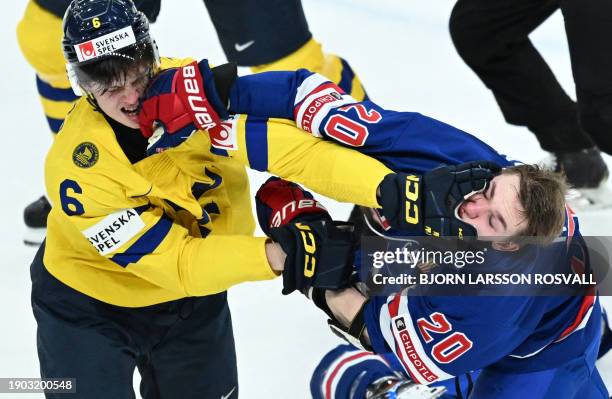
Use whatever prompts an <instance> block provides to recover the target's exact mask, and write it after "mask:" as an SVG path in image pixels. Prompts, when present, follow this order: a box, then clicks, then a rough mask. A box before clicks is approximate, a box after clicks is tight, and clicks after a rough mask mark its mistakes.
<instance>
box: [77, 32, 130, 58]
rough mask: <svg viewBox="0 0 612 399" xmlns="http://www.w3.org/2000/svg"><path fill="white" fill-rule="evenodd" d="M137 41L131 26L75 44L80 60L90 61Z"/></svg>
mask: <svg viewBox="0 0 612 399" xmlns="http://www.w3.org/2000/svg"><path fill="white" fill-rule="evenodd" d="M134 43H136V37H135V36H134V31H133V30H132V27H131V26H126V27H125V28H122V29H119V30H116V31H114V32H111V33H108V34H106V35H104V36H100V37H98V38H95V39H93V40H89V41H87V42H83V43H79V44H77V45H75V46H74V50H75V51H76V54H77V58H78V59H79V62H83V61H88V60H91V59H94V58H97V57H101V56H103V55H106V54H109V53H113V52H116V51H119V50H121V49H122V48H124V47H127V46H130V45H132V44H134Z"/></svg>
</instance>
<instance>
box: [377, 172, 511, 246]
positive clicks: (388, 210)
mask: <svg viewBox="0 0 612 399" xmlns="http://www.w3.org/2000/svg"><path fill="white" fill-rule="evenodd" d="M500 171H501V168H500V167H499V166H498V165H496V164H494V163H492V162H489V161H475V162H468V163H464V164H461V165H457V166H441V167H439V168H436V169H434V170H432V171H430V172H427V173H425V174H424V175H422V176H418V175H410V174H405V173H397V174H395V173H392V174H389V175H387V176H385V178H384V179H383V182H382V183H381V184H380V186H379V188H380V204H381V206H382V214H383V215H384V217H385V218H386V219H387V221H388V222H389V224H390V225H391V227H393V228H395V229H398V230H400V231H402V232H406V234H410V235H423V234H426V235H431V236H452V237H459V238H463V237H466V236H473V237H476V236H477V233H476V229H475V228H474V227H472V226H470V225H469V224H467V223H464V222H462V221H461V220H459V219H458V218H457V217H456V215H455V210H456V208H457V206H459V204H460V203H461V201H463V200H464V199H465V198H467V197H468V196H470V195H471V194H473V193H475V192H480V191H482V190H484V189H485V188H486V186H487V184H488V183H489V181H491V179H493V177H495V176H496V174H498V173H499V172H500Z"/></svg>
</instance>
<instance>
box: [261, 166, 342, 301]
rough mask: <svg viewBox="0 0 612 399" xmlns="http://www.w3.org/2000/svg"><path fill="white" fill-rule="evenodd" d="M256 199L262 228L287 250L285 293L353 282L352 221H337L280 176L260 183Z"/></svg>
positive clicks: (309, 195)
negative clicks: (351, 277) (350, 222)
mask: <svg viewBox="0 0 612 399" xmlns="http://www.w3.org/2000/svg"><path fill="white" fill-rule="evenodd" d="M255 202H256V207H257V218H258V220H259V225H260V226H261V229H262V230H263V231H264V232H265V233H266V234H267V235H268V236H269V237H270V238H272V239H273V240H274V241H276V242H277V243H278V244H280V246H281V247H282V249H283V251H284V252H285V253H286V254H287V258H286V260H285V267H284V270H283V294H285V295H287V294H290V293H291V292H293V291H294V290H300V291H302V292H303V291H304V290H305V289H307V288H309V287H319V288H327V289H338V288H344V287H347V286H348V285H349V280H350V276H351V273H352V270H353V256H354V244H353V229H352V225H350V224H348V223H343V222H334V221H332V219H331V217H330V216H329V214H328V213H327V211H326V210H325V208H323V206H322V205H320V204H319V202H318V201H317V200H315V199H314V198H313V196H312V194H310V193H309V192H308V191H306V190H303V189H302V188H301V187H300V186H298V185H297V184H295V183H291V182H288V181H285V180H281V179H279V178H277V177H272V178H270V179H269V180H268V181H267V182H266V183H264V184H263V185H262V186H261V187H260V189H259V190H258V191H257V195H256V196H255Z"/></svg>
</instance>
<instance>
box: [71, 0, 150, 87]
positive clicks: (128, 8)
mask: <svg viewBox="0 0 612 399" xmlns="http://www.w3.org/2000/svg"><path fill="white" fill-rule="evenodd" d="M63 31H64V38H63V40H62V48H63V51H64V58H65V59H66V62H67V67H68V76H69V78H70V81H71V83H72V86H73V89H75V91H77V90H78V89H79V86H80V87H88V86H89V85H90V84H91V83H92V82H93V83H96V84H98V85H99V86H105V85H108V84H110V83H112V82H113V81H115V80H117V79H122V78H125V75H126V74H127V73H128V72H129V70H130V69H131V68H133V67H135V66H139V65H146V64H150V66H151V69H155V68H156V67H157V66H158V64H159V56H158V55H157V45H156V44H155V41H154V40H153V38H152V37H151V35H150V33H149V21H148V20H147V17H146V16H145V14H143V13H142V12H140V11H138V10H137V9H136V6H135V5H134V3H133V2H132V0H73V1H72V2H71V3H70V5H69V6H68V9H67V10H66V14H64V21H63Z"/></svg>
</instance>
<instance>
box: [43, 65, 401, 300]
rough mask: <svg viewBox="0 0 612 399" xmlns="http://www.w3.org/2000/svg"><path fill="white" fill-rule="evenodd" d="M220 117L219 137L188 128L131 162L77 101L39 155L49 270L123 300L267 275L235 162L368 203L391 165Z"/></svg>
mask: <svg viewBox="0 0 612 399" xmlns="http://www.w3.org/2000/svg"><path fill="white" fill-rule="evenodd" d="M176 62H177V61H175V63H174V65H176ZM166 64H167V61H166ZM162 65H163V64H162ZM224 126H225V133H226V135H225V136H223V137H222V138H221V139H219V138H216V139H215V138H213V139H212V140H211V138H210V136H209V134H208V133H207V132H205V131H197V132H195V133H194V134H193V135H192V136H191V137H190V138H189V139H188V140H186V141H185V142H184V143H183V144H181V145H180V146H178V147H176V148H173V149H169V150H167V151H164V152H162V153H159V154H156V155H153V156H150V157H147V158H144V159H142V160H141V161H138V162H136V163H134V164H132V163H131V162H130V160H129V159H128V158H127V156H126V155H125V153H124V152H123V150H122V148H121V146H120V145H119V143H118V142H117V139H116V136H115V133H114V131H113V129H112V128H111V126H110V125H109V123H108V122H107V120H106V119H105V117H104V115H103V114H102V113H100V112H99V111H97V110H96V109H95V107H94V106H93V105H92V104H90V103H89V102H88V101H87V99H86V98H82V99H80V100H79V101H77V103H76V105H75V107H74V109H73V110H72V111H71V112H70V114H69V115H68V117H67V118H66V121H65V123H64V126H63V127H62V129H61V130H60V133H59V134H58V136H57V138H56V140H55V142H54V143H53V145H52V147H51V149H50V151H49V153H48V155H47V159H46V164H45V181H46V187H47V194H48V197H49V199H50V201H51V203H52V210H51V213H50V215H49V218H48V223H47V241H46V248H45V255H44V264H45V266H46V268H47V269H48V270H49V272H50V273H51V274H52V275H53V276H55V277H56V278H57V279H59V280H60V281H62V282H63V283H65V284H66V285H68V286H70V287H72V288H74V289H76V290H77V291H80V292H82V293H84V294H86V295H89V296H91V297H93V298H96V299H99V300H101V301H104V302H106V303H110V304H114V305H119V306H126V307H138V306H147V305H152V304H156V303H161V302H166V301H170V300H175V299H179V298H183V297H187V296H202V295H209V294H213V293H218V292H221V291H224V290H226V289H227V288H229V287H230V286H232V285H234V284H238V283H240V282H244V281H255V280H264V279H271V278H274V277H275V274H274V273H273V272H272V270H271V269H270V267H269V265H268V262H267V259H266V255H265V242H266V238H264V237H253V235H252V234H253V230H254V226H255V225H254V220H253V215H252V211H251V209H252V208H251V198H250V194H249V184H248V178H247V175H246V171H245V166H248V167H251V168H254V169H257V170H266V171H269V172H270V173H272V174H275V175H278V176H281V177H284V178H286V179H288V180H292V181H295V182H298V183H302V184H303V185H305V186H306V187H308V188H310V189H312V190H314V191H316V192H319V193H321V194H324V195H327V196H329V197H332V198H335V199H337V200H340V201H346V202H352V203H356V204H359V205H364V206H369V207H373V206H377V202H376V188H377V186H378V184H379V183H380V181H381V180H382V179H383V177H384V176H385V175H386V174H388V173H390V172H391V171H390V170H389V169H387V168H386V167H385V166H384V165H382V164H381V163H379V162H378V161H376V160H374V159H372V158H369V157H367V156H365V155H363V154H360V153H359V152H356V151H353V150H350V149H347V148H344V147H341V146H338V145H335V144H333V143H331V142H327V141H323V140H319V139H316V138H314V137H312V136H310V135H309V134H306V133H304V132H303V131H301V130H299V129H298V128H296V127H295V125H294V124H293V122H291V121H284V120H274V119H270V120H265V119H260V118H251V117H247V116H244V115H238V116H235V117H233V118H231V119H230V120H228V121H227V122H225V123H224ZM135 134H136V133H135Z"/></svg>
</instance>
